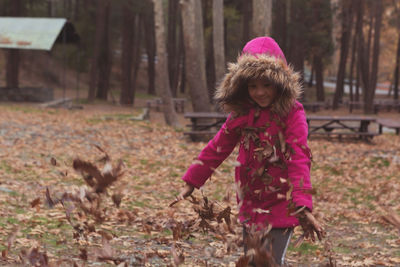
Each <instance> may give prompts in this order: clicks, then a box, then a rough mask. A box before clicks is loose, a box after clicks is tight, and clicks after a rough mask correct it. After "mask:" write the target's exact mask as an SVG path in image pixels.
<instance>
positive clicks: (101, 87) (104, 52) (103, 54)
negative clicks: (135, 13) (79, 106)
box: [96, 0, 112, 100]
mask: <svg viewBox="0 0 400 267" xmlns="http://www.w3.org/2000/svg"><path fill="white" fill-rule="evenodd" d="M110 1H111V0H106V2H105V5H104V9H105V12H104V16H103V17H102V19H103V20H104V23H103V25H102V26H103V29H102V33H103V34H102V41H101V42H100V44H101V46H100V54H99V59H98V62H99V76H98V84H97V86H98V87H97V94H96V97H97V98H99V99H103V100H107V95H108V91H109V88H110V74H111V63H112V62H111V47H110V37H109V36H110V31H109V19H110V9H111V3H110Z"/></svg>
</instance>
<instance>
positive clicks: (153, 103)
mask: <svg viewBox="0 0 400 267" xmlns="http://www.w3.org/2000/svg"><path fill="white" fill-rule="evenodd" d="M172 101H173V104H174V107H175V111H176V112H178V113H183V112H185V102H186V98H173V99H172ZM162 105H163V102H162V99H161V98H154V99H150V100H147V101H146V106H147V107H148V108H149V109H151V108H155V109H156V111H161V106H162Z"/></svg>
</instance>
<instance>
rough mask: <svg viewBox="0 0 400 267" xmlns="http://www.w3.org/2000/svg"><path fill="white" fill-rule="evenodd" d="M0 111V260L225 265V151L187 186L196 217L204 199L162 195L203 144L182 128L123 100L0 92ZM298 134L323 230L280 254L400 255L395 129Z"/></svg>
mask: <svg viewBox="0 0 400 267" xmlns="http://www.w3.org/2000/svg"><path fill="white" fill-rule="evenodd" d="M0 114H1V116H0V237H1V238H0V251H2V255H1V257H0V264H1V265H9V266H15V265H18V264H24V263H25V264H27V263H29V262H30V263H37V264H40V263H49V264H50V265H51V264H53V266H56V265H59V266H72V265H75V266H83V265H85V266H104V265H106V266H107V265H110V266H112V265H121V266H125V265H131V266H136V265H137V266H143V265H147V266H167V265H171V266H172V265H174V264H181V265H182V266H235V264H236V262H237V260H238V259H239V257H240V256H241V255H242V247H241V245H242V242H243V241H242V240H241V235H242V228H241V225H239V224H238V223H237V221H236V214H237V211H236V206H235V197H234V188H233V176H234V173H233V172H234V166H235V165H236V161H235V155H232V156H231V157H230V158H228V159H227V160H226V161H225V162H224V163H223V164H222V165H221V166H220V167H219V169H218V170H217V171H216V172H215V174H214V175H213V176H212V178H211V180H210V181H209V182H208V183H207V184H206V185H205V186H204V188H203V189H202V192H200V191H196V192H195V193H194V196H195V197H196V200H197V201H201V200H202V198H203V196H205V197H207V199H208V201H209V204H210V205H213V207H214V210H215V214H213V216H210V218H213V219H215V220H214V221H202V220H201V219H199V207H200V208H201V207H202V205H203V206H204V202H203V203H199V204H193V203H191V202H190V201H188V200H186V201H184V202H180V203H178V204H176V205H174V206H173V207H172V208H170V207H168V205H169V203H171V202H172V201H173V200H174V198H175V196H176V195H177V194H178V192H179V190H180V188H181V186H182V185H183V183H182V181H181V180H180V177H181V176H182V175H183V173H184V172H185V170H186V168H187V167H188V166H189V165H190V163H191V162H192V161H193V159H194V158H195V157H196V155H197V154H198V153H199V151H200V150H201V148H202V147H203V146H204V145H205V143H192V142H189V141H188V139H187V138H186V137H184V135H183V132H182V131H181V130H174V129H171V128H169V127H165V126H163V125H161V124H157V123H154V122H148V121H137V120H133V119H132V117H134V116H136V115H137V114H135V112H132V110H130V109H126V108H125V109H124V108H104V107H103V108H102V107H93V106H85V108H84V109H83V110H66V109H40V108H38V107H35V106H27V105H14V104H2V105H1V106H0ZM309 144H310V147H311V149H312V152H313V159H314V163H313V165H312V176H311V177H312V182H313V186H314V188H316V192H317V193H316V195H315V196H314V203H315V210H314V214H315V215H316V217H317V218H318V219H319V220H321V221H322V222H323V224H324V226H325V229H326V232H327V238H326V239H325V240H324V241H323V242H317V243H311V242H308V241H305V242H304V243H302V244H301V245H300V246H298V247H294V246H293V245H291V246H290V248H289V251H288V255H287V261H288V263H289V264H290V265H292V266H310V265H311V266H326V265H327V264H328V263H329V261H331V262H333V263H335V264H337V265H338V266H400V233H399V231H400V220H399V212H400V197H399V192H400V138H399V136H395V135H393V134H385V135H381V136H378V137H376V138H374V140H373V142H372V143H371V144H367V143H363V142H348V141H344V142H339V141H328V140H323V139H320V140H311V141H310V143H309ZM78 159H79V161H77V160H78ZM85 164H86V165H85ZM89 165H90V166H89ZM88 166H89V167H88ZM74 167H75V168H74ZM96 175H97V176H96ZM99 175H101V177H100V176H99ZM107 175H109V176H107ZM96 177H97V178H96ZM107 177H112V178H111V179H112V183H109V182H107V181H109V180H107V179H108V178H107ZM95 178H96V179H95ZM85 179H86V182H85ZM101 179H104V180H101ZM99 181H102V182H99ZM91 183H92V184H91ZM91 185H92V186H91ZM192 202H193V200H192ZM228 207H231V208H232V209H231V212H230V213H231V214H229V209H227V208H228ZM227 214H228V215H230V221H228V222H227V220H226V218H227V216H226V215H227ZM203 215H204V214H203ZM214 215H215V216H214ZM204 230H206V231H204ZM300 235H301V231H300V229H296V233H295V236H294V238H293V239H292V240H293V241H294V240H296V239H297V238H296V237H298V236H300Z"/></svg>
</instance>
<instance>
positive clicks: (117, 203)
mask: <svg viewBox="0 0 400 267" xmlns="http://www.w3.org/2000/svg"><path fill="white" fill-rule="evenodd" d="M123 197H124V196H123V194H121V193H119V194H113V195H112V196H111V199H112V201H113V202H114V204H115V206H117V208H119V206H120V205H121V200H122V198H123Z"/></svg>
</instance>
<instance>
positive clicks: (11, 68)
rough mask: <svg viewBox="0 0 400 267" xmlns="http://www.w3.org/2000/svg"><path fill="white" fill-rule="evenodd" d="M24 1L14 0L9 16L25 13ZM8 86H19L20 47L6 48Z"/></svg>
mask: <svg viewBox="0 0 400 267" xmlns="http://www.w3.org/2000/svg"><path fill="white" fill-rule="evenodd" d="M23 7H24V1H22V0H12V2H11V4H10V9H9V16H12V17H20V16H22V15H23V13H24V10H23V9H24V8H23ZM5 51H6V53H7V54H6V58H7V63H6V87H8V88H18V87H19V63H20V53H19V50H18V49H6V50H5Z"/></svg>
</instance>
